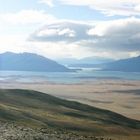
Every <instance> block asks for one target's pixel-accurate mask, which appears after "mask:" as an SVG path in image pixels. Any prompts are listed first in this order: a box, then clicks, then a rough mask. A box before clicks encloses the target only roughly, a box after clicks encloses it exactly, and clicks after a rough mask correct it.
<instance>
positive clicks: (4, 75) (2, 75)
mask: <svg viewBox="0 0 140 140" xmlns="http://www.w3.org/2000/svg"><path fill="white" fill-rule="evenodd" d="M98 79H124V80H140V73H138V72H137V73H136V72H118V71H98V70H92V69H85V70H82V71H78V72H70V73H69V72H27V71H0V82H10V81H13V82H14V81H16V82H25V83H26V82H31V83H33V82H39V83H40V82H52V83H81V82H85V81H93V80H98Z"/></svg>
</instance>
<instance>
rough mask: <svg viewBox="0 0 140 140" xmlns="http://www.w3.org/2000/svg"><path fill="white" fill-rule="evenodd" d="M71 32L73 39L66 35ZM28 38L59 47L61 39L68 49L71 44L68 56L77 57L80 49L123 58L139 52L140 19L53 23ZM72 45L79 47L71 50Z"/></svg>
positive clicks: (93, 53)
mask: <svg viewBox="0 0 140 140" xmlns="http://www.w3.org/2000/svg"><path fill="white" fill-rule="evenodd" d="M71 32H74V34H75V35H74V36H73V37H72V38H71V37H70V36H68V35H69V33H71ZM60 33H61V34H60ZM39 34H41V35H40V36H39ZM67 34H68V35H67ZM66 35H67V36H66ZM30 40H31V42H41V43H48V42H49V43H55V44H57V45H55V46H56V47H57V46H58V48H59V47H61V45H58V44H61V43H62V42H63V46H64V44H65V46H67V47H66V48H67V49H66V48H65V50H67V51H68V52H69V48H68V47H72V48H71V51H70V52H71V55H72V54H75V55H74V56H76V54H77V56H78V53H79V50H78V49H79V48H80V49H81V50H82V52H84V51H85V53H86V55H91V54H92V55H94V56H97V55H98V56H100V55H102V56H104V57H113V58H117V57H118V56H119V57H122V58H125V57H129V56H134V55H138V54H140V19H138V18H134V17H131V18H126V19H119V20H112V21H101V22H97V23H96V24H95V23H93V24H92V25H91V23H89V24H88V23H86V24H84V23H74V22H72V21H70V22H68V21H63V22H56V23H53V24H48V25H46V26H44V27H42V28H41V29H39V30H38V31H36V32H34V33H33V34H32V35H31V36H30ZM75 46H78V47H76V48H78V49H74V48H73V47H75ZM54 50H55V49H54ZM83 50H84V51H83ZM65 52H66V51H65ZM66 54H67V53H66ZM83 56H85V55H84V53H81V57H83ZM78 57H80V56H78Z"/></svg>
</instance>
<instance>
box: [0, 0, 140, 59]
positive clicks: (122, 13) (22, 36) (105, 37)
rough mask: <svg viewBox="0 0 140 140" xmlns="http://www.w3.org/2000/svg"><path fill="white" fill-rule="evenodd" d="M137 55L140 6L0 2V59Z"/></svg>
mask: <svg viewBox="0 0 140 140" xmlns="http://www.w3.org/2000/svg"><path fill="white" fill-rule="evenodd" d="M7 51H11V52H16V53H22V52H30V53H37V54H40V55H43V56H45V57H48V58H52V59H60V58H77V59H81V58H85V57H103V58H113V59H123V58H128V57H135V56H138V55H140V0H106V1H104V0H30V1H29V0H4V1H3V0H0V53H3V52H7Z"/></svg>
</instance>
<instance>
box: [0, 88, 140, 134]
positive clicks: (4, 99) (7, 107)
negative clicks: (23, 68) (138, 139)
mask: <svg viewBox="0 0 140 140" xmlns="http://www.w3.org/2000/svg"><path fill="white" fill-rule="evenodd" d="M0 121H2V122H8V121H9V122H15V123H17V124H24V125H27V126H29V127H46V126H47V127H48V126H49V127H52V128H61V129H67V130H72V131H79V132H86V133H87V132H88V133H92V134H96V135H104V134H108V135H109V134H114V135H117V134H126V135H128V134H130V132H131V134H132V135H133V134H135V135H137V134H138V133H139V132H140V121H137V120H133V119H129V118H126V117H124V116H122V115H120V114H117V113H114V112H111V111H108V110H102V109H98V108H94V107H91V106H88V105H84V104H81V103H78V102H72V101H66V100H62V99H59V98H56V97H53V96H50V95H48V94H44V93H40V92H37V91H31V90H18V89H15V90H4V89H1V90H0Z"/></svg>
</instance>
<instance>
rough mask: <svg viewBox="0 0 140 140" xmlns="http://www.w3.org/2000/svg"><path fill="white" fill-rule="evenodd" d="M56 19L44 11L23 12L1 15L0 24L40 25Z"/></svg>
mask: <svg viewBox="0 0 140 140" xmlns="http://www.w3.org/2000/svg"><path fill="white" fill-rule="evenodd" d="M53 20H55V17H53V16H52V15H49V14H47V13H46V12H44V11H38V10H22V11H19V12H15V13H4V14H3V13H0V22H3V23H9V24H38V23H44V22H46V21H49V22H51V21H53Z"/></svg>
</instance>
